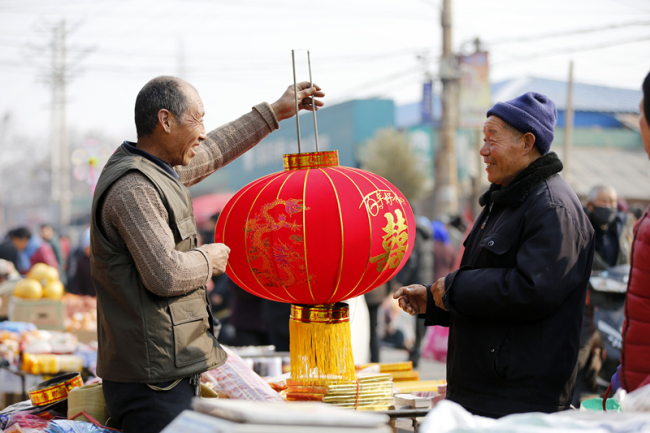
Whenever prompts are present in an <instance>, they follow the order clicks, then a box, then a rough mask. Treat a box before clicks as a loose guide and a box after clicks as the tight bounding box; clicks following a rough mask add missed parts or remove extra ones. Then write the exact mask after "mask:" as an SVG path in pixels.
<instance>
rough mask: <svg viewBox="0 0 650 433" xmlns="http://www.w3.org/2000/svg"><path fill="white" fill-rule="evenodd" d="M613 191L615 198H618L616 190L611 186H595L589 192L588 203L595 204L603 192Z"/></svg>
mask: <svg viewBox="0 0 650 433" xmlns="http://www.w3.org/2000/svg"><path fill="white" fill-rule="evenodd" d="M606 191H611V192H613V193H614V196H617V194H616V190H615V189H614V187H613V186H610V185H602V184H601V185H595V186H593V187H591V189H590V190H589V194H587V203H593V202H595V201H596V199H597V198H598V196H599V195H600V193H601V192H606Z"/></svg>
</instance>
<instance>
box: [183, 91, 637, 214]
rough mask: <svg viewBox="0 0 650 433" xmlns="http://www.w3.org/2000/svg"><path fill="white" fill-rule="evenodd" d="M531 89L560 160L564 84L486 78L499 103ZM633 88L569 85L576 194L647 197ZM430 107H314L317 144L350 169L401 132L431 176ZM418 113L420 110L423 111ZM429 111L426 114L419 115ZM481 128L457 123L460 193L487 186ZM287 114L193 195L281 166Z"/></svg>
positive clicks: (307, 136)
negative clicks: (377, 140)
mask: <svg viewBox="0 0 650 433" xmlns="http://www.w3.org/2000/svg"><path fill="white" fill-rule="evenodd" d="M529 91H535V92H539V93H542V94H545V95H547V96H548V97H549V98H551V99H552V100H553V101H554V102H555V104H556V106H557V109H558V125H557V128H556V131H555V141H554V143H553V146H552V148H551V149H552V150H553V151H555V152H556V153H557V154H558V156H559V157H560V159H562V160H565V155H564V121H565V109H566V100H567V83H566V82H564V81H557V80H548V79H541V78H518V79H512V80H507V81H503V82H498V83H494V84H492V86H491V99H492V102H493V103H494V102H497V101H507V100H510V99H513V98H515V97H517V96H519V95H521V94H523V93H525V92H529ZM641 97H642V92H641V91H640V90H629V89H617V88H611V87H605V86H595V85H590V84H582V83H574V94H573V101H574V102H573V105H574V112H575V114H574V132H573V146H572V148H571V155H569V159H568V172H563V173H562V175H563V176H564V177H565V178H566V179H567V181H568V182H569V183H570V185H571V186H572V187H573V188H574V190H575V191H576V193H577V194H578V195H579V196H581V197H584V196H586V194H587V192H588V191H589V189H590V188H591V187H592V186H593V185H595V184H597V183H608V184H611V185H613V186H614V187H615V188H616V189H617V191H618V192H619V195H620V197H621V198H624V199H626V200H628V201H629V202H630V203H639V204H646V203H649V202H650V162H649V161H648V157H647V156H646V154H645V152H644V150H643V144H642V142H641V137H640V134H639V131H638V115H639V102H640V101H641ZM431 101H432V102H431V107H430V108H429V109H428V110H423V104H422V103H421V102H416V103H413V104H407V105H402V106H395V104H394V103H393V101H391V100H386V99H368V100H352V101H348V102H344V103H341V104H337V105H334V106H328V107H326V108H324V109H322V110H319V111H318V132H319V134H318V135H319V141H320V143H319V144H320V150H338V151H339V155H340V163H341V165H346V166H354V167H358V164H359V163H358V157H357V155H358V149H359V147H361V146H363V145H364V143H365V142H366V141H367V140H368V139H369V138H371V137H373V136H374V135H375V134H376V132H377V131H378V130H379V129H381V128H398V129H401V130H404V131H406V132H407V134H408V135H409V137H410V140H411V143H412V144H413V145H414V147H415V149H416V151H417V152H418V153H419V154H420V159H421V160H422V161H423V164H425V165H426V166H428V167H430V169H429V173H428V175H429V179H430V181H433V179H434V173H433V166H434V164H433V158H434V155H435V152H436V150H437V149H438V147H439V139H438V133H437V129H438V127H439V120H440V113H441V105H440V98H439V95H433V96H432V98H431ZM423 112H425V113H426V116H423ZM428 113H431V114H430V116H431V119H425V120H424V121H423V117H428V116H429V114H428ZM299 118H300V129H301V136H302V146H301V147H302V151H303V152H313V151H315V146H314V133H313V118H312V114H311V113H302V114H301V115H300V116H299ZM482 139H483V134H482V131H481V130H480V129H477V128H474V129H459V130H458V135H457V140H456V150H457V156H458V174H459V183H460V188H461V196H463V197H470V202H474V201H475V199H476V196H477V195H478V194H479V193H480V192H482V191H483V189H484V188H485V187H487V179H486V176H485V173H484V171H483V164H482V158H481V157H480V155H479V154H478V150H479V148H480V146H481V144H482ZM297 152H298V146H297V138H296V122H295V119H290V120H285V121H283V122H282V124H281V128H280V130H279V131H276V132H274V133H273V134H271V135H270V136H269V137H267V138H266V139H264V140H263V141H262V142H261V143H260V144H259V145H258V146H256V147H255V148H254V149H252V150H251V151H249V152H247V153H246V154H244V155H243V156H242V157H241V158H239V159H237V160H236V161H234V162H232V163H231V164H230V165H228V166H227V167H224V168H223V169H221V170H219V172H217V173H216V174H215V175H213V176H211V177H210V178H208V179H206V180H205V181H204V182H201V183H200V184H198V185H196V186H194V187H192V192H193V194H194V196H197V195H201V194H206V193H214V192H221V191H236V190H238V189H240V188H241V187H243V186H244V185H246V184H247V183H249V182H251V181H253V180H255V179H257V178H260V177H262V176H264V175H266V174H270V173H273V172H277V171H281V170H282V168H283V166H282V161H283V159H282V156H283V155H284V154H286V153H297Z"/></svg>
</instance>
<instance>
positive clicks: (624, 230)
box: [585, 185, 633, 271]
mask: <svg viewBox="0 0 650 433" xmlns="http://www.w3.org/2000/svg"><path fill="white" fill-rule="evenodd" d="M585 209H586V212H587V215H588V216H589V221H591V224H592V226H593V228H594V235H595V237H596V244H595V252H594V264H593V269H594V270H595V271H603V270H605V269H607V268H610V267H612V266H616V265H626V264H628V263H630V247H631V243H632V236H633V234H632V226H631V225H630V224H629V223H628V220H627V218H626V213H625V212H624V211H620V210H619V208H618V197H617V194H616V190H615V189H614V187H612V186H610V185H596V186H594V187H592V188H591V190H590V191H589V194H588V195H587V201H586V205H585Z"/></svg>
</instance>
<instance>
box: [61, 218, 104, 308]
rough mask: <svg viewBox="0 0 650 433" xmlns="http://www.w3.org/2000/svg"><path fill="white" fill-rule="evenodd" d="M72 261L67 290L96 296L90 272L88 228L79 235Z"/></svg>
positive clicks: (76, 293)
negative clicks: (77, 245) (72, 268)
mask: <svg viewBox="0 0 650 433" xmlns="http://www.w3.org/2000/svg"><path fill="white" fill-rule="evenodd" d="M74 263H75V266H74V270H73V273H72V274H71V276H70V282H69V284H68V288H67V290H68V292H70V293H74V294H75V295H87V296H97V292H96V291H95V286H94V285H93V279H92V276H91V274H90V228H87V229H86V230H84V231H83V233H82V235H81V240H80V243H79V249H78V250H77V251H76V252H75V254H74Z"/></svg>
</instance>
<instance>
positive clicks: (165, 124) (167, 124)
mask: <svg viewBox="0 0 650 433" xmlns="http://www.w3.org/2000/svg"><path fill="white" fill-rule="evenodd" d="M173 122H174V115H173V114H172V113H171V112H170V111H169V110H165V109H164V108H163V109H162V110H160V111H159V112H158V124H159V125H160V126H162V128H163V129H164V130H165V132H166V133H168V134H169V133H170V132H171V128H172V123H173Z"/></svg>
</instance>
